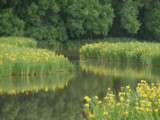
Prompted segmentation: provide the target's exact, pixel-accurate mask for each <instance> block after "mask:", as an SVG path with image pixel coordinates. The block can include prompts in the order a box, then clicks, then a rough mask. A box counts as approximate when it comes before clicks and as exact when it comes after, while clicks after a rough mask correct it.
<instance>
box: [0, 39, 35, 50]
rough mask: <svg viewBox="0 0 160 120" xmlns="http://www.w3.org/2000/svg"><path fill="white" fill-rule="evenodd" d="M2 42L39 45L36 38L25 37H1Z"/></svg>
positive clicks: (26, 45) (16, 44) (21, 45)
mask: <svg viewBox="0 0 160 120" xmlns="http://www.w3.org/2000/svg"><path fill="white" fill-rule="evenodd" d="M0 44H9V45H13V46H18V47H31V48H35V47H36V46H37V42H36V41H35V40H33V39H31V38H25V37H0Z"/></svg>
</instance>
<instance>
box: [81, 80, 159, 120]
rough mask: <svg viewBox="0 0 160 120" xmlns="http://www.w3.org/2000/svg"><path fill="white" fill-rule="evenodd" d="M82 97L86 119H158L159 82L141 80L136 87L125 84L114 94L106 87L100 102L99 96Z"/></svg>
mask: <svg viewBox="0 0 160 120" xmlns="http://www.w3.org/2000/svg"><path fill="white" fill-rule="evenodd" d="M86 98H87V100H86ZM96 98H98V97H97V96H96ZM84 99H85V105H84V112H85V115H86V116H87V117H86V118H87V120H124V119H128V120H129V119H133V118H134V120H146V118H147V119H148V120H150V119H152V120H156V119H160V114H159V112H160V83H156V84H149V83H147V82H146V81H144V80H141V82H140V83H138V85H137V87H136V89H133V90H132V89H131V88H130V86H126V87H122V88H121V90H120V92H118V93H115V94H114V92H113V91H112V90H111V89H108V90H107V95H106V96H105V97H104V99H103V101H101V104H99V101H100V100H99V98H98V99H95V97H93V98H89V97H88V96H87V97H85V98H84ZM91 115H92V117H91ZM93 115H94V116H93Z"/></svg>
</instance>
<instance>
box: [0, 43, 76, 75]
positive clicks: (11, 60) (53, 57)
mask: <svg viewBox="0 0 160 120" xmlns="http://www.w3.org/2000/svg"><path fill="white" fill-rule="evenodd" d="M0 50H1V51H0V75H1V76H15V75H20V76H23V75H27V76H37V75H50V74H52V73H54V72H55V71H61V72H65V71H70V70H72V69H73V65H72V64H71V63H70V62H69V60H68V59H67V58H65V57H64V56H63V55H57V54H56V53H55V52H51V51H49V50H46V49H38V48H26V47H16V46H12V45H7V44H0Z"/></svg>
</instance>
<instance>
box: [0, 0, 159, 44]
mask: <svg viewBox="0 0 160 120" xmlns="http://www.w3.org/2000/svg"><path fill="white" fill-rule="evenodd" d="M159 6H160V1H158V0H152V1H151V0H147V1H146V0H145V1H144V0H123V1H119V0H31V1H28V2H27V3H26V1H25V0H11V1H10V0H2V1H1V5H0V20H1V21H0V36H13V35H14V36H15V35H21V36H27V37H33V38H35V39H37V40H41V41H46V42H47V44H49V45H50V46H52V45H54V43H55V42H57V41H59V42H68V40H75V39H76V40H81V39H86V40H87V39H95V38H104V37H106V36H108V35H109V36H114V37H118V36H123V37H133V36H136V37H140V38H145V39H158V38H159V33H160V13H159V11H160V7H159Z"/></svg>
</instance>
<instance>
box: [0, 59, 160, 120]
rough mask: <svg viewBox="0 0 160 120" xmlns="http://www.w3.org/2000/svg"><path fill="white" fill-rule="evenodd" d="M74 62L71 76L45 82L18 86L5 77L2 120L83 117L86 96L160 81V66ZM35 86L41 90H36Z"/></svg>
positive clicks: (75, 119) (0, 84)
mask: <svg viewBox="0 0 160 120" xmlns="http://www.w3.org/2000/svg"><path fill="white" fill-rule="evenodd" d="M72 62H73V63H74V64H75V67H76V71H75V73H74V75H71V74H70V75H71V76H70V75H68V76H66V75H65V76H62V75H58V73H57V74H56V75H55V76H57V77H51V78H50V79H49V80H47V78H45V79H41V80H40V81H42V82H39V81H38V80H39V79H38V78H37V79H34V80H26V81H25V82H22V80H20V79H19V80H17V81H16V84H15V83H14V85H13V81H10V80H8V81H9V82H7V80H5V81H4V80H1V81H0V90H1V96H0V120H82V114H81V110H82V107H81V104H82V100H83V97H84V96H85V95H89V96H94V95H98V96H100V97H102V96H104V95H105V93H106V89H107V88H109V87H110V88H112V89H113V90H114V91H116V92H117V91H118V90H119V89H120V87H121V86H124V85H127V84H130V85H131V86H132V87H134V86H136V84H137V81H139V80H141V79H146V80H152V81H157V80H158V79H159V78H160V68H159V67H151V66H141V65H140V64H132V65H129V66H128V65H126V64H107V63H105V62H104V61H103V62H102V63H97V62H94V61H80V64H79V61H74V60H73V61H72ZM69 76H70V77H69ZM47 81H50V82H47ZM51 81H52V82H51ZM53 81H54V82H53ZM56 81H58V82H56ZM57 83H58V84H57ZM25 84H26V85H27V87H26V86H25ZM13 86H14V87H13ZM29 86H31V87H29ZM33 86H34V87H35V86H36V88H38V87H41V89H38V90H37V91H36V90H35V89H33V88H34V87H33ZM47 86H48V88H47ZM50 86H54V87H53V88H52V87H50ZM24 88H26V89H24ZM46 88H47V90H46ZM13 89H14V90H17V92H16V94H13V93H12V92H11V93H10V91H12V90H13ZM22 90H23V92H21V91H22ZM4 91H5V92H4ZM24 91H25V92H24ZM26 91H27V92H26ZM35 91H36V92H35ZM9 93H10V94H9Z"/></svg>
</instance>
